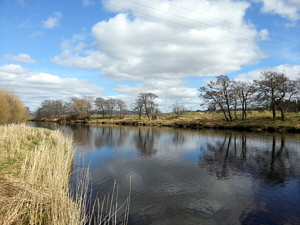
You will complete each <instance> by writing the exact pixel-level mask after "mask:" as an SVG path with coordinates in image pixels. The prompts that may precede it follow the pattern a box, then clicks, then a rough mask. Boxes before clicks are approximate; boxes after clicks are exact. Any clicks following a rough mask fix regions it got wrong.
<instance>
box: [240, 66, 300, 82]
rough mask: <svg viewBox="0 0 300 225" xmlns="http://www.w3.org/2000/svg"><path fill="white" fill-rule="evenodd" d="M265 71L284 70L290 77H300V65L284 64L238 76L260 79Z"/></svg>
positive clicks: (241, 78)
mask: <svg viewBox="0 0 300 225" xmlns="http://www.w3.org/2000/svg"><path fill="white" fill-rule="evenodd" d="M264 71H274V72H279V73H282V72H284V73H285V74H286V76H287V77H288V78H289V79H292V80H295V79H298V78H300V65H291V64H283V65H279V66H276V67H273V68H263V69H258V70H254V71H251V72H249V73H245V74H240V75H238V76H237V79H239V80H258V79H260V76H261V73H262V72H264Z"/></svg>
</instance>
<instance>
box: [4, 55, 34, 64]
mask: <svg viewBox="0 0 300 225" xmlns="http://www.w3.org/2000/svg"><path fill="white" fill-rule="evenodd" d="M4 57H5V59H7V60H9V61H19V62H24V63H29V64H34V63H35V61H34V60H33V59H32V58H31V57H30V55H28V54H24V53H20V54H18V55H15V56H11V55H5V56H4Z"/></svg>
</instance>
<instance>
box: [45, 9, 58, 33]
mask: <svg viewBox="0 0 300 225" xmlns="http://www.w3.org/2000/svg"><path fill="white" fill-rule="evenodd" d="M53 14H54V15H53V16H49V17H48V19H47V20H45V21H43V27H44V28H46V29H53V28H54V27H57V26H59V20H60V19H61V17H62V14H61V12H54V13H53Z"/></svg>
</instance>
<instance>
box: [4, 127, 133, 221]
mask: <svg viewBox="0 0 300 225" xmlns="http://www.w3.org/2000/svg"><path fill="white" fill-rule="evenodd" d="M72 162H73V151H72V139H71V138H70V137H65V136H63V135H62V133H61V132H60V131H58V130H56V131H49V130H46V129H36V128H30V127H26V126H25V125H7V126H0V224H2V225H9V224H30V225H33V224H47V225H48V224H53V225H54V224H55V225H57V224H60V225H63V224H66V225H67V224H68V225H73V224H76V225H77V224H91V223H92V220H91V214H92V213H96V214H98V215H99V216H101V213H102V215H103V214H104V213H103V212H94V211H93V212H90V213H87V212H86V210H87V209H86V207H87V205H88V204H89V196H87V188H88V185H89V179H88V177H89V175H88V170H87V171H83V173H84V174H83V176H81V177H83V178H81V179H80V180H79V181H78V185H77V190H74V191H73V192H72V191H70V190H69V185H68V183H69V175H70V172H71V169H72ZM74 192H75V193H76V194H75V199H74V198H73V197H74ZM117 195H118V194H117V192H115V191H114V192H113V194H112V195H111V196H108V197H106V199H104V200H103V202H102V205H103V206H102V210H104V208H105V207H106V208H109V213H108V216H107V215H106V217H105V218H104V219H103V218H102V217H103V216H102V217H98V218H97V220H98V221H99V224H116V221H117V217H118V212H119V211H120V209H121V208H122V207H123V208H124V211H125V215H126V213H127V217H126V216H125V219H124V221H123V222H124V224H126V223H125V222H126V221H125V220H126V219H127V220H128V213H129V212H128V210H129V198H130V196H129V197H128V199H127V200H126V201H125V202H124V203H123V205H120V206H118V202H117V197H116V196H117ZM72 199H74V200H72ZM107 199H109V200H107ZM104 201H109V202H110V204H104ZM96 204H100V200H97V201H96ZM94 206H95V205H94ZM92 208H93V210H94V209H95V207H92ZM114 222H115V223H114Z"/></svg>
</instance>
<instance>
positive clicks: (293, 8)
mask: <svg viewBox="0 0 300 225" xmlns="http://www.w3.org/2000/svg"><path fill="white" fill-rule="evenodd" d="M258 1H260V2H263V7H262V8H261V11H262V12H264V13H273V14H279V15H280V16H281V17H284V18H286V19H288V20H291V21H293V22H295V21H297V20H299V19H300V1H299V0H258Z"/></svg>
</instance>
